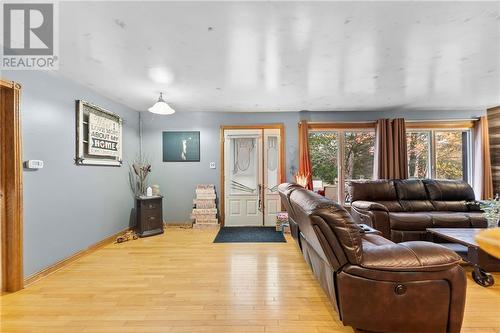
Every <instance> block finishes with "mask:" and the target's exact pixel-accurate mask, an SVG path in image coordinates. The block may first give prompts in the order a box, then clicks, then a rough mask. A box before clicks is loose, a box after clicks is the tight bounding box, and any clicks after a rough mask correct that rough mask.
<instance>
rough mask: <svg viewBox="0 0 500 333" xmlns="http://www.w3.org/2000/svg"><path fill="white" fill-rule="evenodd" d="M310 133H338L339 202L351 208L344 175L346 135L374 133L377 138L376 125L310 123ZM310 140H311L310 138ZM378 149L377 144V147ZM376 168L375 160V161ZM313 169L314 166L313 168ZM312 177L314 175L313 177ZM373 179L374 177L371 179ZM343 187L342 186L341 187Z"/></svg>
mask: <svg viewBox="0 0 500 333" xmlns="http://www.w3.org/2000/svg"><path fill="white" fill-rule="evenodd" d="M308 129H309V133H311V132H336V134H337V138H338V139H337V140H338V153H337V171H338V178H337V184H338V186H337V195H338V198H339V200H338V202H339V203H340V204H341V205H344V206H349V205H350V203H346V202H345V198H346V191H345V174H344V171H345V170H344V169H345V168H344V157H345V155H344V149H345V133H346V132H372V133H374V135H375V140H376V137H377V131H376V123H375V122H359V123H309V124H308ZM308 139H309V138H308ZM374 147H375V148H376V142H375V146H374ZM373 161H374V165H373V167H374V168H375V158H374V159H373ZM311 167H312V166H311ZM311 176H312V175H311ZM371 179H373V175H372V177H371ZM341 185H342V186H341Z"/></svg>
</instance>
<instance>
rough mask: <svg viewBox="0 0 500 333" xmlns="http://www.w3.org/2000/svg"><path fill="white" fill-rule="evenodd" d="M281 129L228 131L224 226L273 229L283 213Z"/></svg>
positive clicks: (225, 140)
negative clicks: (281, 199)
mask: <svg viewBox="0 0 500 333" xmlns="http://www.w3.org/2000/svg"><path fill="white" fill-rule="evenodd" d="M280 140H281V138H280V131H279V129H276V130H274V129H241V130H240V129H238V130H224V207H225V208H224V216H225V219H224V223H225V225H226V226H263V225H266V226H273V225H275V223H276V212H278V211H279V210H280V200H279V195H278V191H277V187H278V184H279V179H280V167H281V165H280V163H281V162H280V144H281V141H280Z"/></svg>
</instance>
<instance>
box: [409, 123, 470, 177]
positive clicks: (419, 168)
mask: <svg viewBox="0 0 500 333" xmlns="http://www.w3.org/2000/svg"><path fill="white" fill-rule="evenodd" d="M406 143H407V149H408V175H409V178H436V179H463V180H465V181H467V182H469V183H470V182H471V174H472V170H471V169H472V158H471V157H472V145H471V130H470V129H469V128H446V129H425V128H421V129H420V128H419V129H416V128H415V129H414V128H412V129H407V130H406Z"/></svg>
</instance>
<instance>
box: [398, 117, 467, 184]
mask: <svg viewBox="0 0 500 333" xmlns="http://www.w3.org/2000/svg"><path fill="white" fill-rule="evenodd" d="M412 125H413V126H412ZM473 126H474V123H473V122H460V123H441V124H440V123H436V124H425V123H414V124H412V123H410V124H408V123H407V125H406V133H407V134H408V133H411V132H413V133H418V132H420V133H429V156H428V164H427V168H428V173H427V178H430V179H436V151H437V148H436V133H437V132H466V133H467V162H466V163H465V165H466V170H465V172H464V173H463V177H462V180H464V181H466V182H467V183H469V184H473V181H474V180H473V175H474V170H473V167H474V166H473V159H474V145H473V143H472V139H473V135H474V133H473ZM407 154H408V153H407ZM408 168H409V165H408Z"/></svg>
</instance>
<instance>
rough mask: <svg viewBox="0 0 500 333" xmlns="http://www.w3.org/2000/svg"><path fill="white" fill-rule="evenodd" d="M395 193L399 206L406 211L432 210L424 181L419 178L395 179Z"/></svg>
mask: <svg viewBox="0 0 500 333" xmlns="http://www.w3.org/2000/svg"><path fill="white" fill-rule="evenodd" d="M394 184H395V187H396V193H397V196H398V199H399V202H400V204H401V206H402V207H403V210H404V211H407V212H428V211H432V210H434V206H433V205H432V203H431V202H430V200H429V198H428V196H427V191H426V190H425V186H424V183H423V182H422V181H421V180H419V179H405V180H395V181H394Z"/></svg>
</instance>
